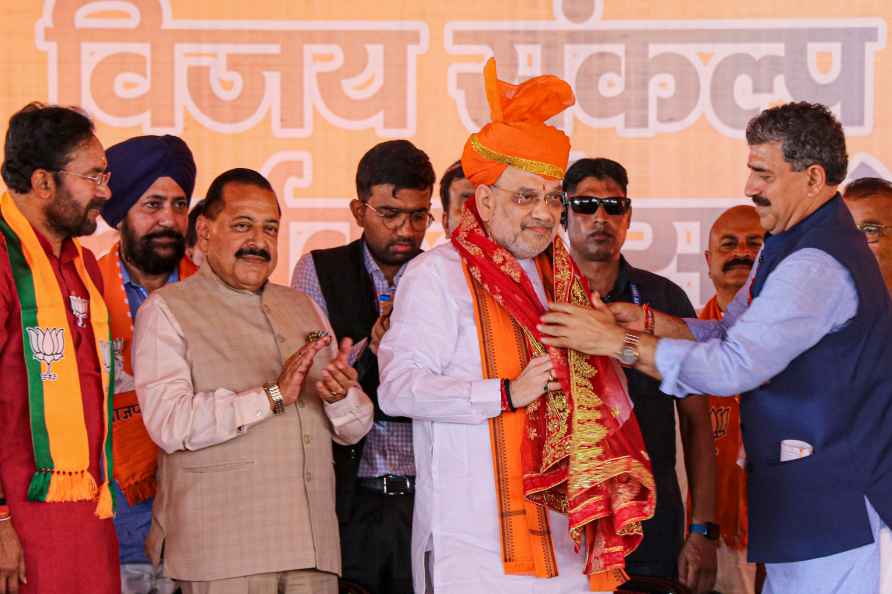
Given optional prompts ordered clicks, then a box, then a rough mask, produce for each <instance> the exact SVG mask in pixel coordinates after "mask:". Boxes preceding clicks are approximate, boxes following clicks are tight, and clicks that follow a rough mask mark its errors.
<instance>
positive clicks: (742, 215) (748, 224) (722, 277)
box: [704, 205, 765, 309]
mask: <svg viewBox="0 0 892 594" xmlns="http://www.w3.org/2000/svg"><path fill="white" fill-rule="evenodd" d="M764 235H765V231H764V230H763V229H762V226H761V225H760V224H759V215H758V213H757V212H756V209H755V208H753V207H752V206H749V205H742V206H735V207H733V208H729V209H728V210H726V211H725V212H723V213H722V214H721V216H720V217H719V218H718V219H716V221H715V223H713V225H712V229H711V230H710V232H709V249H708V250H706V252H705V254H704V255H705V256H706V264H707V265H708V267H709V278H711V279H712V282H713V284H714V285H715V289H716V293H717V294H718V297H719V304H720V305H721V306H722V308H723V309H724V306H725V305H726V304H727V303H728V302H729V301H730V300H731V299H732V298H733V297H734V295H735V294H736V293H737V291H739V290H740V288H741V287H743V285H744V284H745V283H746V279H747V277H748V276H749V274H750V271H751V270H752V268H753V263H754V262H755V259H756V255H757V254H758V253H759V249H760V248H761V247H762V239H763V237H764Z"/></svg>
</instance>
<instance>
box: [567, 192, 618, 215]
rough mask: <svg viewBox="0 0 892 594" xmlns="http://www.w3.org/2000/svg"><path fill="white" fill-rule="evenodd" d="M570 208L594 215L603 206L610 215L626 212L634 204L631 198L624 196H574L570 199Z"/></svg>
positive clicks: (577, 211)
mask: <svg viewBox="0 0 892 594" xmlns="http://www.w3.org/2000/svg"><path fill="white" fill-rule="evenodd" d="M569 203H570V208H572V209H573V212H575V213H576V214H586V215H593V214H595V213H596V212H598V209H599V208H603V209H604V212H606V213H607V214H609V215H621V214H625V213H626V211H627V210H629V206H631V205H632V200H631V199H630V198H625V197H623V196H607V197H606V198H600V197H598V196H573V197H572V198H570V199H569Z"/></svg>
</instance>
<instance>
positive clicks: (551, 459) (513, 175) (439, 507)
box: [378, 60, 654, 594]
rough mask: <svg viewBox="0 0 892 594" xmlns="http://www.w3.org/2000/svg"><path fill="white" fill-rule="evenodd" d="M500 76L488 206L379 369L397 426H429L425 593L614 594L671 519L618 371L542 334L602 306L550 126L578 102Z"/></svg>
mask: <svg viewBox="0 0 892 594" xmlns="http://www.w3.org/2000/svg"><path fill="white" fill-rule="evenodd" d="M484 77H485V81H486V94H487V100H488V102H489V106H490V110H491V112H492V121H491V122H490V123H489V124H487V125H486V126H484V127H483V129H482V130H480V131H479V132H478V133H476V134H472V135H471V137H470V138H469V139H468V142H467V144H466V145H465V148H464V153H463V155H462V168H463V170H464V172H465V174H466V175H467V178H468V179H469V180H470V181H471V183H472V184H474V186H475V194H474V196H473V197H472V198H470V199H468V201H467V202H466V203H465V205H464V209H463V211H462V216H461V221H460V222H459V224H458V227H457V228H456V229H455V230H454V231H453V233H452V241H451V243H449V244H445V245H441V246H438V247H437V248H435V249H433V250H431V251H429V252H427V253H425V254H423V255H421V256H419V257H418V258H416V259H415V260H414V261H413V262H412V263H411V264H410V265H409V267H408V269H407V271H406V273H405V275H404V276H403V279H402V283H401V285H400V288H399V290H398V291H397V294H396V298H395V302H394V303H395V305H394V311H393V314H392V317H391V326H390V330H389V332H388V333H387V334H386V335H385V337H384V339H383V341H382V343H381V345H380V347H379V354H378V357H379V363H380V365H381V379H382V382H381V385H380V387H379V389H378V398H379V402H380V404H381V407H382V409H383V410H384V411H385V412H386V413H387V414H390V415H401V416H406V417H410V418H412V419H413V432H414V440H415V456H416V472H417V486H416V500H415V515H414V521H413V537H412V562H413V576H414V580H415V591H416V592H426V591H434V592H437V594H450V593H453V592H454V593H462V594H464V593H466V592H472V593H473V592H481V593H483V592H486V593H489V592H508V593H511V592H531V591H536V592H561V593H564V592H566V593H569V592H588V591H613V589H614V588H615V586H616V585H618V584H619V583H621V582H622V581H624V580H625V571H624V558H625V556H626V555H627V554H629V553H630V552H631V551H632V550H634V548H635V547H636V546H637V545H638V543H639V542H640V540H641V522H642V521H643V520H645V519H647V518H649V517H650V516H651V515H652V514H653V510H654V484H653V477H652V474H651V470H650V462H649V460H648V459H647V454H646V453H645V448H644V444H643V441H642V438H641V433H640V431H639V429H638V425H637V422H636V420H635V417H634V415H633V414H632V410H631V404H630V400H629V396H628V392H627V390H626V388H625V385H624V383H623V380H622V373H621V371H620V370H619V369H618V367H617V366H616V364H615V363H613V362H612V361H611V360H610V359H609V358H607V357H589V356H587V355H584V354H582V353H580V352H578V351H573V350H568V349H551V348H547V347H544V345H543V344H542V342H541V340H540V335H539V332H538V330H537V329H536V325H537V323H538V320H539V316H540V314H541V313H542V312H544V310H545V304H546V303H548V302H550V301H556V302H564V303H573V304H578V305H583V306H588V305H589V303H590V301H589V290H588V286H587V283H586V280H585V278H584V277H583V276H582V275H581V274H579V271H578V270H577V269H576V267H575V265H574V264H573V262H572V260H571V259H570V257H569V255H568V253H567V250H566V248H565V247H564V245H563V243H562V242H561V240H560V239H558V238H556V235H557V230H558V224H559V222H560V218H561V212H562V209H563V207H564V195H563V193H562V191H561V179H562V178H563V175H564V170H565V169H566V166H567V159H568V155H569V151H570V141H569V138H567V136H566V135H565V134H564V133H563V132H561V131H559V130H557V129H556V128H554V127H552V126H548V125H546V124H545V122H546V121H547V120H548V119H549V118H551V117H553V116H555V115H557V114H558V113H560V112H561V111H563V110H564V109H566V108H567V107H569V106H570V105H572V104H573V102H574V100H575V99H574V97H573V92H572V91H571V89H570V87H569V85H567V83H565V82H564V81H562V80H560V79H558V78H556V77H554V76H539V77H536V78H533V79H531V80H528V81H526V82H524V83H522V84H520V85H512V84H508V83H505V82H503V81H499V80H498V79H497V78H496V67H495V62H494V61H492V60H490V61H489V62H488V63H487V65H486V68H485V70H484Z"/></svg>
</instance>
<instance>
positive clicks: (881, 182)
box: [842, 177, 892, 200]
mask: <svg viewBox="0 0 892 594" xmlns="http://www.w3.org/2000/svg"><path fill="white" fill-rule="evenodd" d="M877 194H883V195H886V196H892V182H890V181H888V180H885V179H883V178H881V177H860V178H858V179H856V180H854V181H851V182H849V184H848V185H847V186H846V189H845V192H843V195H842V197H843V198H845V199H846V200H858V199H861V198H867V197H868V196H876V195H877Z"/></svg>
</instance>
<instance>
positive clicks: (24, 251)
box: [0, 192, 116, 518]
mask: <svg viewBox="0 0 892 594" xmlns="http://www.w3.org/2000/svg"><path fill="white" fill-rule="evenodd" d="M0 235H2V236H3V238H4V240H5V242H6V247H7V257H8V258H9V264H10V269H11V270H12V275H13V281H14V282H15V286H16V293H17V295H18V299H19V303H20V305H21V324H22V350H23V353H24V356H25V360H24V365H25V371H26V373H27V377H28V386H27V388H28V412H29V420H30V425H31V427H30V429H31V446H32V449H33V453H34V464H35V466H36V471H35V473H34V475H33V476H32V477H31V482H30V484H29V485H28V500H29V501H43V502H48V503H50V502H64V501H96V515H97V516H98V517H99V518H110V517H112V515H113V514H114V498H113V497H112V493H111V489H110V485H109V482H110V476H111V475H112V466H113V464H112V451H111V450H112V447H111V421H110V418H109V416H110V415H109V413H110V411H109V408H110V406H109V405H110V402H111V392H112V389H113V386H114V377H115V371H116V370H115V368H114V360H113V359H112V357H111V352H110V351H111V342H110V340H109V338H110V332H109V313H108V309H107V308H106V305H105V303H103V300H102V295H101V294H100V292H99V289H98V288H97V287H96V285H95V284H94V283H93V279H91V278H90V275H89V274H88V273H87V269H86V267H85V265H84V255H83V252H84V251H83V248H82V247H81V245H80V244H79V243H78V242H77V241H76V240H74V246H75V249H76V250H77V257H76V258H75V259H74V266H75V268H76V270H77V274H78V276H79V277H80V279H81V281H82V282H83V284H84V287H86V289H87V292H88V294H89V300H88V303H87V304H86V307H84V309H83V310H82V311H81V310H78V311H77V312H75V313H76V314H78V313H79V314H80V315H82V316H84V317H83V318H80V320H83V319H84V318H85V317H86V316H89V319H90V326H91V327H92V330H93V338H94V341H95V343H96V344H95V348H96V356H97V359H98V360H99V372H100V374H101V378H102V392H103V393H102V396H103V400H102V402H103V406H102V414H103V438H102V448H101V453H100V466H101V470H102V483H101V484H100V485H97V484H96V480H95V479H94V478H93V475H92V474H91V473H90V470H89V467H90V435H89V433H88V431H87V426H86V424H85V420H84V401H83V394H82V393H81V384H80V373H81V369H80V364H79V363H78V360H77V355H76V353H75V348H74V338H73V334H72V331H71V328H70V326H69V324H68V313H67V309H68V306H69V304H66V302H65V299H64V295H63V291H62V289H61V287H60V285H59V282H58V280H57V278H56V274H55V272H54V271H53V268H52V265H51V264H50V260H49V258H48V257H47V255H46V252H44V250H43V247H41V245H40V240H39V239H38V237H37V234H36V233H35V232H34V229H33V227H32V226H31V223H30V222H28V220H27V219H26V218H25V215H24V214H22V212H21V211H20V210H19V208H18V206H16V203H15V201H14V200H13V199H12V196H11V195H10V194H9V193H8V192H7V193H5V194H3V196H2V197H0ZM71 306H72V308H73V307H74V305H73V304H71ZM79 317H80V316H79ZM44 369H45V371H44Z"/></svg>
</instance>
